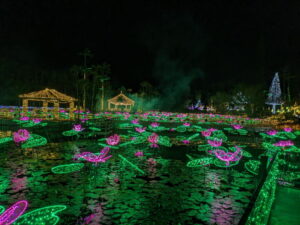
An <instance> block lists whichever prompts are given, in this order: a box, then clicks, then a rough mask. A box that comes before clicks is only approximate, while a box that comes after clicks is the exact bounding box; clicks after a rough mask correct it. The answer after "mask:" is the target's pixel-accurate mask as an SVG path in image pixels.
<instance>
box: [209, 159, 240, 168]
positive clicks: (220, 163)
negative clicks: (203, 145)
mask: <svg viewBox="0 0 300 225" xmlns="http://www.w3.org/2000/svg"><path fill="white" fill-rule="evenodd" d="M213 163H214V165H215V166H217V167H232V166H235V165H237V164H239V161H230V163H229V165H226V162H225V161H222V160H219V159H218V158H215V159H214V162H213Z"/></svg>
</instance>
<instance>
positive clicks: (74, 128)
mask: <svg viewBox="0 0 300 225" xmlns="http://www.w3.org/2000/svg"><path fill="white" fill-rule="evenodd" d="M73 130H74V131H77V132H80V131H83V130H84V128H82V126H81V124H74V126H73Z"/></svg>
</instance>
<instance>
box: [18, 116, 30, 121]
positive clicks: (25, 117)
mask: <svg viewBox="0 0 300 225" xmlns="http://www.w3.org/2000/svg"><path fill="white" fill-rule="evenodd" d="M20 120H21V121H28V120H29V117H28V116H23V117H21V118H20Z"/></svg>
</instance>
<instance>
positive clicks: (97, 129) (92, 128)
mask: <svg viewBox="0 0 300 225" xmlns="http://www.w3.org/2000/svg"><path fill="white" fill-rule="evenodd" d="M89 129H90V130H92V131H101V129H100V128H98V127H89Z"/></svg>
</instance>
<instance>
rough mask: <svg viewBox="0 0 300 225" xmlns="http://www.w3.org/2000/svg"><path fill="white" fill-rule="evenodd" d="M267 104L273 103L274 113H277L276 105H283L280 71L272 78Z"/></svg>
mask: <svg viewBox="0 0 300 225" xmlns="http://www.w3.org/2000/svg"><path fill="white" fill-rule="evenodd" d="M266 104H267V105H272V113H273V114H275V113H276V105H281V104H282V100H281V89H280V81H279V76H278V73H275V76H274V78H273V80H272V84H271V86H270V89H269V94H268V99H267V101H266Z"/></svg>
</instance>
